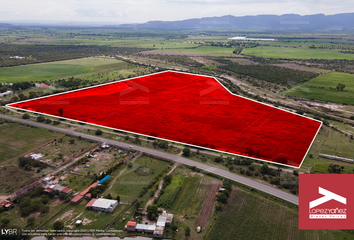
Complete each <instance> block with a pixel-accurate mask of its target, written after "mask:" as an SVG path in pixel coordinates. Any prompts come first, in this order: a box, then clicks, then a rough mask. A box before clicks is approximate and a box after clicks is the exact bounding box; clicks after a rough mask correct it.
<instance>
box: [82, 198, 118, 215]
mask: <svg viewBox="0 0 354 240" xmlns="http://www.w3.org/2000/svg"><path fill="white" fill-rule="evenodd" d="M117 206H118V201H117V200H112V199H104V198H98V199H96V198H93V199H92V200H91V201H90V202H89V203H88V204H86V207H87V208H88V209H93V210H97V211H103V212H112V211H113V210H114V209H115V208H116V207H117Z"/></svg>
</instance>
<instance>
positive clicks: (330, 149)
mask: <svg viewBox="0 0 354 240" xmlns="http://www.w3.org/2000/svg"><path fill="white" fill-rule="evenodd" d="M320 151H321V152H322V153H325V154H330V155H334V154H336V155H337V156H342V157H348V158H350V157H351V158H352V157H353V155H354V140H351V139H350V137H349V136H345V134H343V133H340V132H338V131H335V130H333V129H332V128H329V127H327V126H322V128H321V130H320V131H319V134H318V135H317V137H316V139H315V141H314V142H313V145H312V146H311V148H310V150H309V153H308V154H307V156H306V158H305V160H304V162H303V164H302V166H301V168H302V169H303V170H307V169H308V167H310V166H311V165H313V164H314V163H316V164H319V163H326V164H327V163H328V164H330V163H333V164H339V165H343V166H345V167H352V166H353V164H352V163H347V162H341V161H336V160H331V159H327V158H322V157H319V152H320ZM311 156H312V158H311Z"/></svg>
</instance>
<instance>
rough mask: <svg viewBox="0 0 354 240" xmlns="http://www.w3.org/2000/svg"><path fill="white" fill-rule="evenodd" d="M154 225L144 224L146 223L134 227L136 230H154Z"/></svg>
mask: <svg viewBox="0 0 354 240" xmlns="http://www.w3.org/2000/svg"><path fill="white" fill-rule="evenodd" d="M155 228H156V225H146V224H137V225H136V227H135V229H136V230H145V231H146V230H150V231H155Z"/></svg>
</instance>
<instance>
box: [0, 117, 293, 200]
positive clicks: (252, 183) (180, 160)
mask: <svg viewBox="0 0 354 240" xmlns="http://www.w3.org/2000/svg"><path fill="white" fill-rule="evenodd" d="M0 118H3V119H8V120H12V121H16V122H21V123H24V124H29V125H33V126H37V127H41V128H46V129H50V130H53V131H57V132H62V133H66V134H69V135H73V136H81V137H83V138H87V139H92V140H95V141H99V142H106V143H108V144H111V145H115V146H119V147H122V148H129V147H130V146H133V148H132V149H134V150H138V151H141V152H144V153H146V154H148V155H153V156H156V157H160V158H163V159H166V160H170V161H175V162H178V163H182V164H185V165H189V166H195V167H197V168H199V169H201V170H203V171H205V172H210V173H214V174H216V175H218V176H221V177H223V178H227V179H230V180H233V181H235V182H239V183H241V184H244V185H246V186H249V187H252V188H255V189H257V190H260V191H262V192H265V193H268V194H270V195H273V196H275V197H278V198H280V199H283V200H286V201H288V202H291V203H293V204H296V205H299V198H298V197H297V196H295V195H292V194H289V193H286V192H283V191H281V190H278V189H276V188H272V187H269V186H267V185H264V184H262V183H259V182H256V181H253V180H251V179H248V178H245V177H242V176H239V175H236V174H233V173H230V172H228V171H225V170H221V169H218V168H215V167H211V166H208V165H206V164H203V163H199V162H195V161H193V160H190V159H187V158H184V157H180V156H177V155H173V154H169V153H165V152H160V151H157V150H154V149H150V148H145V147H140V146H136V145H132V144H128V143H123V142H118V141H114V140H110V139H106V138H102V137H98V136H92V135H89V134H84V133H79V132H75V131H71V130H67V129H62V128H58V127H54V126H52V125H46V124H42V123H38V122H31V121H27V120H24V119H19V118H14V117H10V116H6V115H2V114H0Z"/></svg>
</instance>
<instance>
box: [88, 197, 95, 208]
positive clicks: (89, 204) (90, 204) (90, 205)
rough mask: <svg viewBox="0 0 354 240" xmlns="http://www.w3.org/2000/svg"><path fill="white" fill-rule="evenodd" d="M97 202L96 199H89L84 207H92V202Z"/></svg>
mask: <svg viewBox="0 0 354 240" xmlns="http://www.w3.org/2000/svg"><path fill="white" fill-rule="evenodd" d="M96 200H97V198H93V199H91V201H89V203H88V204H86V207H92V205H93V204H94V202H95V201H96Z"/></svg>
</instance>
